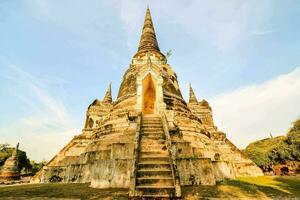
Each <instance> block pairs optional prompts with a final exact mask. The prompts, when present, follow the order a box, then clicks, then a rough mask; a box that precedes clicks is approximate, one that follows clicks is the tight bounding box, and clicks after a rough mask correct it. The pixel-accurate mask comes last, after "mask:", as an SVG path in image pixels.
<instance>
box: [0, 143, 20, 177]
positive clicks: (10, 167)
mask: <svg viewBox="0 0 300 200" xmlns="http://www.w3.org/2000/svg"><path fill="white" fill-rule="evenodd" d="M18 150H19V143H18V144H17V146H16V148H15V149H14V151H13V153H12V155H11V156H10V157H9V158H8V159H7V160H6V161H5V163H4V165H3V166H2V168H1V171H0V180H4V181H10V180H18V179H20V169H19V167H18Z"/></svg>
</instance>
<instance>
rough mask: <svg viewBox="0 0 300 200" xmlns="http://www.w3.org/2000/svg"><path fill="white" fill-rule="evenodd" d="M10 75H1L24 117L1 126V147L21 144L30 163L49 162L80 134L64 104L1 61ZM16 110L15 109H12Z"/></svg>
mask: <svg viewBox="0 0 300 200" xmlns="http://www.w3.org/2000/svg"><path fill="white" fill-rule="evenodd" d="M0 61H1V64H2V65H3V67H6V68H7V69H8V70H9V74H10V75H9V74H7V76H6V75H2V77H3V78H6V80H8V81H9V83H8V85H10V86H13V87H14V89H17V90H16V91H14V94H16V95H15V98H18V99H19V101H20V102H22V104H23V105H24V106H23V107H24V110H26V114H24V115H23V116H21V117H19V118H17V119H14V120H12V121H11V123H9V124H6V123H3V124H0V134H1V138H0V143H6V142H7V143H10V144H11V145H14V144H16V143H17V142H20V148H21V149H22V150H25V151H26V152H27V155H28V156H29V158H30V159H35V160H42V159H43V158H45V159H47V160H49V159H50V158H51V157H52V156H54V155H55V153H57V152H58V151H59V149H60V148H62V147H63V146H64V145H65V144H66V143H67V142H68V140H70V139H71V137H72V136H74V135H75V134H78V132H79V130H78V128H76V126H75V125H74V124H73V122H72V119H71V116H70V114H69V112H68V110H67V109H66V107H65V105H64V103H63V102H62V101H61V100H59V99H58V98H56V97H54V96H52V95H50V94H49V93H48V92H47V91H46V90H45V89H44V88H43V87H42V85H43V83H44V82H43V81H41V80H39V78H37V77H34V76H33V75H32V74H30V73H28V72H26V71H24V70H23V69H22V68H21V67H18V66H15V65H13V64H11V63H9V62H7V61H5V60H3V59H1V60H0ZM14 109H17V108H14Z"/></svg>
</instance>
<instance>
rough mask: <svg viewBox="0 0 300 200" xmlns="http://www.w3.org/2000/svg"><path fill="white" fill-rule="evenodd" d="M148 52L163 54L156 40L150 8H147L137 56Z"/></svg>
mask: <svg viewBox="0 0 300 200" xmlns="http://www.w3.org/2000/svg"><path fill="white" fill-rule="evenodd" d="M147 52H157V53H159V54H162V53H161V52H160V50H159V47H158V43H157V40H156V35H155V30H154V26H153V22H152V18H151V13H150V9H149V6H147V10H146V16H145V21H144V26H143V31H142V35H141V39H140V43H139V47H138V51H137V53H136V55H137V54H141V53H147Z"/></svg>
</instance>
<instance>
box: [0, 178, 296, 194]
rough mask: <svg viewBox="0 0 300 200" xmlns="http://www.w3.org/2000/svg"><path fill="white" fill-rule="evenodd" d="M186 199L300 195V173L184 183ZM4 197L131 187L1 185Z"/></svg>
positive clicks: (113, 191)
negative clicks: (294, 175)
mask: <svg viewBox="0 0 300 200" xmlns="http://www.w3.org/2000/svg"><path fill="white" fill-rule="evenodd" d="M182 194H183V197H184V199H189V200H197V199H300V177H269V176H263V177H246V178H238V179H237V180H226V181H222V182H219V183H218V184H217V185H215V186H189V187H182ZM0 199H1V200H2V199H3V200H13V199H19V200H25V199H26V200H27V199H31V200H53V199H61V200H62V199H64V200H71V199H72V200H75V199H95V200H96V199H104V200H110V199H116V200H124V199H128V189H95V188H90V187H88V184H79V183H68V184H63V183H52V184H27V185H14V186H1V187H0Z"/></svg>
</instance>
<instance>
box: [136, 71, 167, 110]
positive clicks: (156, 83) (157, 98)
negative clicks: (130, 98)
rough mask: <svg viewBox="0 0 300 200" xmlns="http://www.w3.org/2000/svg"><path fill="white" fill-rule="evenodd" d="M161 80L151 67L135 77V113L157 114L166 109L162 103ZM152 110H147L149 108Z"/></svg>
mask: <svg viewBox="0 0 300 200" xmlns="http://www.w3.org/2000/svg"><path fill="white" fill-rule="evenodd" d="M162 85H163V78H162V77H161V76H159V75H158V74H157V73H156V72H155V71H153V69H152V68H151V67H149V68H148V69H147V70H145V71H144V72H143V73H140V74H139V76H138V77H137V104H136V108H137V111H140V112H143V113H144V114H159V112H160V111H163V110H165V109H166V104H165V103H164V101H163V88H162ZM152 106H153V109H147V108H146V107H148V108H151V107H152Z"/></svg>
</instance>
